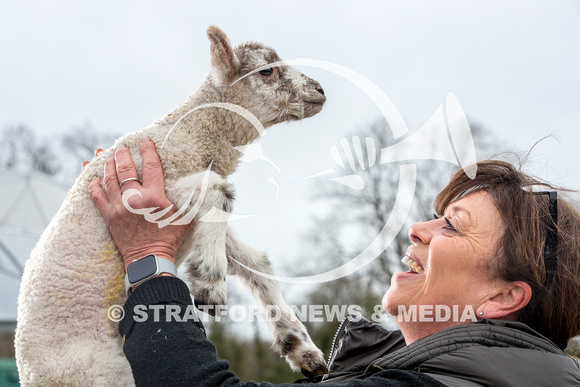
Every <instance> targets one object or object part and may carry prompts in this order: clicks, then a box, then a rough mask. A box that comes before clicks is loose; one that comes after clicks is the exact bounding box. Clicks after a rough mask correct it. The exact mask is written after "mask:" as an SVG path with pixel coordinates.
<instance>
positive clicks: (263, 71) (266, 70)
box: [258, 67, 274, 77]
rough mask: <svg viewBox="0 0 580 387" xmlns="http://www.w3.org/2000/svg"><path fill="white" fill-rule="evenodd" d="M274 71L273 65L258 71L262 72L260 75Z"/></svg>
mask: <svg viewBox="0 0 580 387" xmlns="http://www.w3.org/2000/svg"><path fill="white" fill-rule="evenodd" d="M273 72H274V69H273V68H272V67H268V68H267V69H264V70H260V71H258V73H260V75H263V76H265V77H268V76H270V75H272V73H273Z"/></svg>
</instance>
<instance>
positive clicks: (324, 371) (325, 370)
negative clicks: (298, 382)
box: [300, 365, 328, 378]
mask: <svg viewBox="0 0 580 387" xmlns="http://www.w3.org/2000/svg"><path fill="white" fill-rule="evenodd" d="M300 371H301V372H302V375H304V376H306V377H307V378H313V377H315V376H320V375H325V374H327V373H328V368H326V365H323V366H320V367H319V368H317V369H315V370H314V371H309V370H307V369H304V368H302V369H301V370H300Z"/></svg>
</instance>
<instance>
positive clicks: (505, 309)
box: [477, 281, 532, 320]
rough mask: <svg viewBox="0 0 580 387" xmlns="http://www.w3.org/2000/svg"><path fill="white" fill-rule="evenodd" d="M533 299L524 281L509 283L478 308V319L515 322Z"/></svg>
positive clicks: (530, 289) (529, 288)
mask: <svg viewBox="0 0 580 387" xmlns="http://www.w3.org/2000/svg"><path fill="white" fill-rule="evenodd" d="M531 299H532V288H531V287H530V285H528V284H527V283H526V282H523V281H515V282H509V283H507V284H505V285H504V286H502V287H501V288H499V289H498V290H497V291H496V292H495V295H492V296H491V297H490V298H488V299H487V301H485V302H484V303H483V304H481V305H480V306H479V308H477V317H480V318H497V319H502V320H515V319H516V317H517V314H518V312H519V311H520V310H522V309H523V308H525V306H526V305H528V303H529V302H530V300H531ZM481 312H483V313H481Z"/></svg>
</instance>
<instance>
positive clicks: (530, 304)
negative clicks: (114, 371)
mask: <svg viewBox="0 0 580 387" xmlns="http://www.w3.org/2000/svg"><path fill="white" fill-rule="evenodd" d="M141 154H142V156H143V160H144V162H143V164H144V170H143V183H142V184H140V183H139V182H138V181H136V180H135V178H137V176H138V175H137V172H136V170H135V168H134V166H133V163H132V161H131V158H130V155H129V151H128V149H127V148H124V147H120V148H119V149H118V150H117V151H116V153H115V154H114V157H110V158H109V160H108V161H107V163H106V166H105V176H104V186H105V190H103V189H102V188H101V184H100V183H101V181H100V179H99V178H95V179H94V180H93V182H92V184H91V185H90V187H89V191H90V194H91V196H92V198H93V200H94V202H95V204H96V206H97V207H98V208H99V210H100V211H101V212H102V214H103V216H104V217H105V219H106V221H107V224H108V226H109V229H110V231H111V234H112V235H113V238H114V240H115V242H116V244H117V246H118V248H119V251H120V252H121V254H122V256H123V259H124V261H125V267H126V268H127V266H128V265H129V264H130V263H131V262H132V261H134V260H139V259H141V258H143V257H145V256H148V255H150V254H154V255H157V256H159V257H161V258H162V259H167V260H169V261H173V259H174V257H175V254H176V252H177V250H178V248H179V246H180V243H181V241H182V239H183V237H184V235H185V233H186V232H187V230H188V227H187V226H173V227H166V228H163V229H158V228H157V225H155V224H153V223H149V222H147V221H146V220H144V219H143V218H142V217H140V216H138V215H135V214H132V213H130V212H129V211H127V210H126V209H125V207H124V206H123V204H122V202H121V193H122V191H124V190H125V189H127V186H129V184H127V185H124V184H120V183H119V182H128V183H130V187H131V188H136V189H139V190H140V192H141V194H142V200H141V202H139V203H132V206H133V207H139V206H140V207H141V208H144V207H160V208H166V207H168V206H169V205H170V203H169V201H168V200H167V198H166V197H165V194H164V190H163V178H162V172H161V165H160V162H159V158H158V156H157V153H156V150H155V146H154V144H153V143H152V142H151V141H149V140H148V139H147V138H144V139H143V142H142V143H141ZM542 185H543V186H544V188H548V189H552V187H550V186H548V185H545V184H542V183H540V182H539V181H537V180H535V179H533V178H530V177H529V176H527V175H525V174H523V173H521V172H519V171H518V170H516V169H515V168H513V167H512V166H511V165H510V164H507V163H504V162H500V161H485V162H480V163H479V164H478V173H477V176H476V178H475V179H473V180H471V179H469V178H468V177H467V176H465V175H464V174H463V172H462V171H459V172H457V173H456V174H455V175H454V176H453V177H452V179H451V181H450V182H449V184H448V185H447V187H446V188H445V189H443V191H442V192H441V193H440V194H439V195H438V196H437V198H436V200H435V209H436V212H437V215H436V216H435V218H434V219H433V220H430V221H428V222H424V223H416V224H414V225H412V226H411V228H410V230H409V237H410V239H411V242H412V243H411V246H410V247H409V249H408V251H407V254H406V257H405V258H404V261H405V262H406V263H407V264H408V265H410V266H411V267H412V268H411V269H410V270H409V271H408V272H406V273H395V274H394V275H393V278H392V280H391V287H390V288H389V290H388V292H387V293H386V294H385V296H384V299H383V306H384V308H385V309H386V310H387V312H389V313H390V314H392V315H394V316H396V317H397V318H398V320H399V325H400V328H401V331H400V332H398V331H397V332H388V331H385V330H383V329H382V328H380V327H377V326H373V325H371V324H370V323H368V322H366V321H350V320H348V321H347V324H351V325H350V326H349V329H343V330H342V333H341V334H340V335H339V338H338V340H339V341H340V345H339V347H340V349H339V350H335V351H333V354H332V359H331V363H330V364H329V369H330V374H329V375H328V376H326V377H325V382H328V383H331V384H335V383H339V382H344V383H346V385H357V386H359V385H369V386H371V385H372V386H375V385H376V386H379V385H385V386H441V385H450V386H479V385H494V386H500V385H542V386H564V385H580V364H579V362H577V361H576V360H574V359H572V358H570V357H569V356H567V355H566V354H565V353H564V352H563V351H562V349H563V348H564V347H565V345H566V342H567V341H568V339H570V338H571V337H573V336H576V335H578V334H580V326H579V323H578V322H579V321H580V316H579V314H580V311H579V308H578V305H580V245H579V240H580V215H579V214H578V212H577V211H576V210H575V209H573V208H572V206H571V205H570V204H568V203H567V202H565V201H564V200H562V199H561V198H557V197H556V194H555V193H554V192H552V193H550V192H548V193H545V192H542V193H532V192H531V191H530V189H531V188H532V186H542ZM139 305H164V306H167V305H173V306H179V307H180V310H181V313H182V315H183V313H185V310H186V309H187V307H188V306H190V305H191V299H190V297H189V293H188V289H187V286H186V285H185V284H184V283H183V282H182V281H180V280H179V279H177V278H173V277H172V275H171V274H162V276H156V277H154V278H152V279H148V280H146V281H144V282H142V283H140V284H139V285H138V286H136V287H135V288H134V289H133V292H132V293H131V295H130V297H129V299H128V300H127V303H126V305H125V311H126V317H125V319H124V320H122V321H121V323H120V324H119V330H120V332H121V335H123V336H124V337H125V340H126V341H125V346H124V351H125V354H126V355H127V358H128V360H129V362H130V363H131V367H132V370H133V374H134V376H135V380H136V382H137V384H138V385H158V384H166V385H192V386H193V385H195V386H201V385H207V386H217V385H243V383H242V382H240V381H239V379H237V378H236V377H235V375H234V374H233V373H232V372H231V371H229V369H228V367H229V365H228V363H227V362H226V361H219V360H217V357H216V353H215V347H214V346H213V345H212V344H211V342H209V341H208V340H207V339H206V337H205V331H204V329H203V326H202V324H201V322H199V321H193V320H192V319H189V320H187V319H184V320H187V322H185V323H184V322H181V323H180V322H175V321H170V322H166V321H165V320H163V319H159V318H157V320H158V322H156V321H155V320H156V319H155V318H154V313H155V311H154V310H153V309H151V308H149V309H147V310H146V311H144V312H142V313H147V317H148V318H145V319H144V318H141V317H143V316H135V314H134V311H135V306H139ZM413 308H418V309H419V311H421V310H423V311H425V310H427V311H432V313H431V314H428V313H427V314H425V313H416V314H413V313H411V312H412V310H413ZM441 310H447V311H453V312H455V311H458V312H459V314H456V313H451V314H452V316H447V318H438V317H442V315H436V313H434V314H435V316H434V314H433V312H435V311H441ZM410 311H411V312H410ZM429 316H430V318H429ZM434 317H435V318H434ZM474 321H475V322H474ZM359 335H361V336H363V337H362V338H361V337H359ZM403 339H404V341H403ZM361 342H362V343H365V344H364V345H363V346H362V347H361V345H360V343H361ZM246 385H253V382H250V383H247V384H246ZM264 385H268V384H267V383H264Z"/></svg>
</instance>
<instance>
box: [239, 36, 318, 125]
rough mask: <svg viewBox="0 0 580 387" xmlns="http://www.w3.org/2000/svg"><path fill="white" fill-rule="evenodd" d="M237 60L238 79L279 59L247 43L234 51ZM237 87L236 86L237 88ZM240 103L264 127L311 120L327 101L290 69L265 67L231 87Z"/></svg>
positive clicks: (312, 83)
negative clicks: (308, 118)
mask: <svg viewBox="0 0 580 387" xmlns="http://www.w3.org/2000/svg"><path fill="white" fill-rule="evenodd" d="M235 54H236V56H237V57H238V59H239V63H240V65H239V71H238V77H239V78H241V77H244V75H246V74H248V73H251V72H252V71H253V70H256V69H258V68H261V67H264V66H266V65H268V64H270V63H274V62H279V61H280V60H281V59H280V57H279V56H278V54H276V52H275V51H274V50H273V49H271V48H269V47H266V46H263V45H262V44H259V43H246V44H243V45H241V46H238V47H237V48H236V49H235ZM236 86H237V87H236ZM234 87H235V89H236V90H235V93H236V94H238V93H239V94H241V95H240V96H239V97H240V99H241V101H240V102H242V101H243V102H242V103H243V104H244V107H245V108H247V109H248V110H250V111H251V112H252V113H253V114H254V115H256V117H258V118H259V119H260V121H261V122H262V124H263V125H264V126H265V127H267V126H271V125H274V124H276V123H279V122H284V121H290V120H300V119H303V118H307V117H312V116H313V115H315V114H316V113H318V112H320V111H321V110H322V106H323V104H324V102H325V101H326V97H325V96H324V90H323V89H322V87H321V86H320V84H319V83H318V82H316V81H315V80H314V79H312V78H309V77H307V76H305V75H304V74H302V73H301V72H300V71H298V70H296V69H295V68H293V67H290V66H281V67H268V68H266V69H262V70H261V71H258V72H255V73H253V74H250V75H249V76H247V77H244V78H243V79H241V80H240V81H239V82H238V83H236V84H235V85H234Z"/></svg>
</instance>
